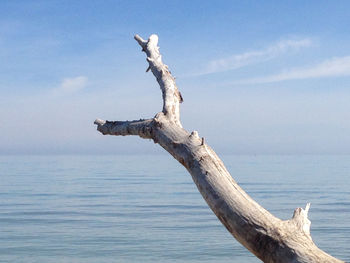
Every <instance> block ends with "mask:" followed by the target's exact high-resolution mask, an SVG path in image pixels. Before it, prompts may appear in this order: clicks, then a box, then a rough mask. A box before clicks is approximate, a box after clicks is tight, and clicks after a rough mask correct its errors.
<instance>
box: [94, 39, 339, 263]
mask: <svg viewBox="0 0 350 263" xmlns="http://www.w3.org/2000/svg"><path fill="white" fill-rule="evenodd" d="M135 40H136V41H137V42H138V43H139V45H140V46H141V47H142V51H144V52H145V53H146V55H147V61H148V63H149V67H148V69H147V71H148V70H151V71H152V73H153V75H154V76H155V77H156V79H157V81H158V83H159V86H160V88H161V91H162V95H163V110H162V112H159V113H158V114H157V115H156V116H155V117H154V118H152V119H148V120H135V121H103V120H99V119H97V120H96V121H95V124H96V125H97V130H98V131H100V132H101V133H102V134H104V135H105V134H109V135H123V136H125V135H139V136H140V137H141V138H148V139H152V140H153V141H154V142H155V143H159V144H160V145H161V146H162V147H163V148H164V149H165V150H167V151H168V152H169V153H170V154H171V155H172V156H173V157H174V158H175V159H176V160H178V161H179V162H180V163H181V164H182V165H183V166H184V167H185V168H186V169H187V170H188V171H189V173H190V174H191V176H192V178H193V181H194V182H195V184H196V185H197V187H198V189H199V191H200V193H201V194H202V196H203V198H204V199H205V201H206V202H207V203H208V205H209V207H210V208H211V209H212V210H213V212H214V213H215V214H216V216H217V217H218V218H219V220H220V221H221V222H222V223H223V225H224V226H225V227H226V228H227V230H228V231H229V232H230V233H231V234H232V235H233V236H234V237H235V238H236V239H237V240H238V241H239V242H240V243H241V244H242V245H243V246H245V247H246V248H247V249H248V250H249V251H251V252H252V253H253V254H254V255H255V256H257V257H258V258H259V259H261V260H262V261H264V262H275V263H283V262H303V263H316V262H317V263H319V262H342V261H341V260H338V259H336V258H334V257H332V256H330V255H329V254H327V253H325V252H324V251H322V250H320V249H319V248H318V247H317V246H316V245H315V244H314V242H313V241H312V238H311V235H310V224H311V222H310V221H309V219H308V217H307V214H308V210H309V207H310V204H307V206H306V208H305V209H302V208H297V209H295V211H294V215H293V217H292V219H290V220H286V221H283V220H280V219H279V218H276V217H275V216H273V215H272V214H270V213H269V212H268V211H267V210H265V209H264V208H263V207H261V206H260V205H259V204H258V203H256V202H255V201H254V200H253V199H252V198H251V197H250V196H248V194H246V193H245V192H244V191H243V190H242V188H241V187H240V186H239V185H238V184H237V183H236V182H235V180H234V179H233V178H232V177H231V176H230V174H229V172H228V171H227V170H226V168H225V166H224V164H223V162H222V161H221V160H220V159H219V157H218V156H217V155H216V153H215V152H214V151H213V150H212V149H211V148H210V147H209V146H208V145H207V144H206V143H205V141H204V138H200V137H199V136H198V132H196V131H193V132H191V133H189V132H187V131H186V130H185V129H183V128H182V125H181V122H180V103H181V102H182V96H181V94H180V92H179V91H178V89H177V87H176V84H175V79H174V77H173V76H172V75H171V73H170V71H169V69H168V67H167V66H166V65H165V64H163V62H162V59H161V55H160V53H159V47H158V36H156V35H151V36H150V37H149V39H148V40H147V41H146V40H143V39H142V38H141V37H140V36H138V35H136V36H135Z"/></svg>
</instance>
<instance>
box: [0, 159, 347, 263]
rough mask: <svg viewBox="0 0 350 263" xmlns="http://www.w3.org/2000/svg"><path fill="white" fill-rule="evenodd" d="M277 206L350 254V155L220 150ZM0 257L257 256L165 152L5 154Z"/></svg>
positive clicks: (262, 198)
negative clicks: (298, 212)
mask: <svg viewBox="0 0 350 263" xmlns="http://www.w3.org/2000/svg"><path fill="white" fill-rule="evenodd" d="M223 160H224V162H225V164H226V166H227V167H228V169H229V170H230V172H231V174H232V175H233V177H234V178H235V179H236V181H238V182H239V184H240V185H241V186H242V187H243V189H245V190H246V191H247V192H248V193H249V194H250V195H251V196H252V197H253V198H254V199H255V200H257V201H258V202H259V203H260V204H261V205H263V206H264V207H265V208H267V209H268V210H269V211H270V212H272V213H273V214H274V215H276V216H278V217H280V218H282V219H288V218H290V217H291V216H292V214H293V210H294V209H295V208H296V207H300V206H302V207H304V206H305V204H306V203H307V202H311V209H310V212H309V217H310V220H311V221H312V225H311V233H312V236H313V239H314V241H315V243H316V244H317V245H318V246H319V247H320V248H322V249H323V250H325V251H327V252H328V253H330V254H332V255H334V256H336V257H339V258H340V259H343V260H345V261H350V185H349V179H348V178H349V176H350V156H224V157H223ZM0 262H1V263H3V262H11V263H15V262H16V263H17V262H18V263H20V262H25V263H30V262H43V263H44V262H45V263H51V262H55V263H60V262H71V263H83V262H84V263H89V262H94V263H97V262H99V263H103V262H109V263H110V262H248V263H250V262H260V261H259V260H258V259H256V258H255V257H253V256H252V255H250V253H249V252H248V251H247V250H246V249H245V248H243V247H242V246H241V245H240V244H239V243H237V242H236V241H235V240H234V239H233V238H232V236H231V235H230V234H229V233H228V232H227V231H226V229H225V228H224V227H223V226H222V225H221V224H220V223H219V221H218V220H217V219H216V217H215V216H214V214H213V213H212V212H211V210H210V209H209V208H208V207H207V205H206V203H205V202H204V201H203V199H202V197H201V195H200V194H199V193H198V191H197V189H196V187H195V185H194V183H193V182H192V179H191V177H190V175H189V174H188V173H187V172H186V170H185V169H184V168H183V167H181V166H180V165H179V164H178V163H177V162H176V161H175V160H174V159H172V157H170V156H168V155H167V154H164V156H158V155H156V156H0Z"/></svg>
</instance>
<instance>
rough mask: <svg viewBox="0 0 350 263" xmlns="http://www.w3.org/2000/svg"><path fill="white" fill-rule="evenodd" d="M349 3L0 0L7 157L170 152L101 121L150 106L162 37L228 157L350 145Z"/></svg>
mask: <svg viewBox="0 0 350 263" xmlns="http://www.w3.org/2000/svg"><path fill="white" fill-rule="evenodd" d="M348 10H350V2H349V1H336V2H335V1H322V0H318V1H301V0H300V1H298V0H295V1H249V0H247V1H219V0H218V1H165V0H162V1H152V0H148V1H109V0H106V1H88V0H84V1H79V0H77V1H65V0H57V1H55V0H49V1H47V0H45V1H41V0H35V1H31V0H25V1H24V0H23V1H18V0H3V1H0V92H1V93H0V94H1V96H0V114H1V122H0V154H135V153H152V154H153V153H154V154H158V153H162V152H163V150H162V149H160V147H159V146H158V145H155V144H154V143H153V142H151V141H149V140H142V139H140V138H138V137H137V138H136V137H130V136H129V137H114V136H102V135H101V134H100V133H99V132H97V131H96V127H95V126H94V125H93V122H94V120H95V119H96V118H100V119H107V120H133V119H139V118H150V117H153V116H154V115H155V114H156V113H157V112H159V111H160V110H161V107H162V101H161V94H160V90H159V87H158V86H157V82H156V81H155V79H154V77H153V76H152V74H151V73H150V72H149V73H146V72H145V70H146V68H147V62H146V60H145V54H144V53H142V52H141V50H140V47H139V46H138V44H137V43H136V41H135V40H134V39H133V36H134V35H135V34H139V35H140V36H142V37H143V38H145V39H147V38H148V36H150V35H151V34H157V35H158V36H159V46H160V51H161V53H162V57H163V61H164V63H165V64H167V65H168V66H169V68H170V70H171V72H172V73H173V75H174V76H175V77H176V81H177V85H178V88H179V90H180V91H181V93H182V95H183V97H184V103H183V104H182V105H181V119H182V123H183V126H184V127H185V128H186V129H187V130H189V131H192V130H197V131H198V132H199V135H200V136H202V137H205V139H206V142H207V143H208V144H209V145H210V146H211V147H212V148H214V150H215V151H216V152H217V153H218V154H219V155H220V154H350V136H349V134H350V122H349V117H350V30H349V28H350V16H349V14H348Z"/></svg>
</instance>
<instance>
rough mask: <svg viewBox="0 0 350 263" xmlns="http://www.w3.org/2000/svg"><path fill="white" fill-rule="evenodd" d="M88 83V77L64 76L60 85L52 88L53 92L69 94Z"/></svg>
mask: <svg viewBox="0 0 350 263" xmlns="http://www.w3.org/2000/svg"><path fill="white" fill-rule="evenodd" d="M87 84H88V78H87V77H85V76H78V77H74V78H65V79H63V80H62V82H61V84H60V86H59V87H58V88H56V89H55V90H54V94H71V93H76V92H78V91H80V90H82V89H84V88H85V87H86V86H87Z"/></svg>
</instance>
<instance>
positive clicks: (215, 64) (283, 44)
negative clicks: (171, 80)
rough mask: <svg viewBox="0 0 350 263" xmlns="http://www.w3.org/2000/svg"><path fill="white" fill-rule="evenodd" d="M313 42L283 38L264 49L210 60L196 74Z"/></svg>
mask: <svg viewBox="0 0 350 263" xmlns="http://www.w3.org/2000/svg"><path fill="white" fill-rule="evenodd" d="M312 44H313V43H312V41H311V39H309V38H304V39H299V40H282V41H279V42H277V43H276V44H273V45H271V46H269V47H267V48H265V49H262V50H255V51H249V52H245V53H242V54H236V55H233V56H229V57H226V58H222V59H217V60H213V61H210V62H209V64H208V65H207V66H206V68H205V69H204V70H203V71H202V72H200V73H197V74H196V75H205V74H210V73H216V72H222V71H227V70H233V69H238V68H241V67H244V66H247V65H251V64H256V63H259V62H263V61H267V60H270V59H273V58H275V57H277V56H278V55H281V54H283V53H287V52H291V51H296V50H299V49H301V48H305V47H310V46H312Z"/></svg>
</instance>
